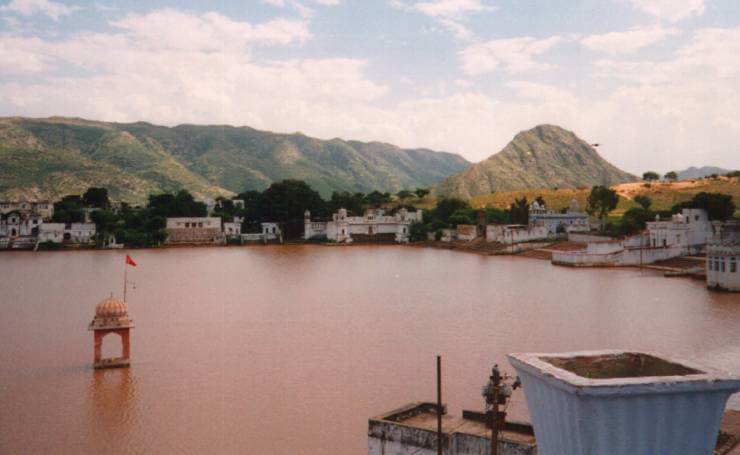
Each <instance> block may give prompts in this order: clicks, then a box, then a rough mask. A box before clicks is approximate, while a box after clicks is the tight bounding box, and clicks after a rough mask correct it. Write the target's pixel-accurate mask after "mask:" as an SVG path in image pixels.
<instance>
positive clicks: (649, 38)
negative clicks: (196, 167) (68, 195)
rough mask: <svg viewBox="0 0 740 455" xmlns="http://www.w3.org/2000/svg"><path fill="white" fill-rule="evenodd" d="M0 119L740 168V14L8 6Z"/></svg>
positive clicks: (495, 3) (342, 3)
mask: <svg viewBox="0 0 740 455" xmlns="http://www.w3.org/2000/svg"><path fill="white" fill-rule="evenodd" d="M0 115H2V116H32V117H46V116H53V115H63V116H75V117H83V118H88V119H94V120H104V121H120V122H133V121H147V122H151V123H156V124H163V125H177V124H181V123H196V124H228V125H235V126H242V125H248V126H251V127H254V128H258V129H265V130H271V131H277V132H286V133H293V132H301V133H304V134H307V135H310V136H315V137H319V138H324V139H329V138H334V137H340V138H343V139H356V140H365V141H372V140H376V141H383V142H389V143H392V144H395V145H398V146H401V147H424V148H430V149H433V150H442V151H449V152H454V153H458V154H460V155H462V156H464V157H465V158H467V159H468V160H470V161H480V160H482V159H485V158H486V157H488V156H490V155H492V154H494V153H495V152H497V151H499V150H500V149H501V148H503V147H504V146H505V145H506V143H508V142H509V141H510V140H511V139H512V138H513V136H514V135H515V134H516V133H518V132H519V131H522V130H526V129H529V128H532V127H534V126H536V125H539V124H543V123H549V124H556V125H560V126H562V127H564V128H566V129H569V130H571V131H574V132H575V133H576V134H577V135H578V136H580V137H582V138H583V139H585V140H587V141H589V142H592V143H599V144H600V147H599V152H600V153H601V154H602V155H603V156H604V157H605V158H606V159H608V160H609V161H611V162H612V163H614V164H615V165H617V166H619V167H621V168H623V169H625V170H627V171H631V172H634V173H642V172H643V171H646V170H656V171H658V172H666V171H669V170H677V169H683V168H685V167H688V166H692V165H693V166H702V165H715V166H722V167H725V168H730V169H737V168H740V0H241V1H239V0H223V1H207V2H206V1H202V2H198V1H177V2H172V1H162V0H128V1H125V2H115V1H113V0H100V1H84V0H69V1H55V0H0Z"/></svg>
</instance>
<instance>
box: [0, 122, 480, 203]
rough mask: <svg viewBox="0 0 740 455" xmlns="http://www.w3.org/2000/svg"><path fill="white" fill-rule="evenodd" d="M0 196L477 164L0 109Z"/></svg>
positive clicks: (227, 185)
mask: <svg viewBox="0 0 740 455" xmlns="http://www.w3.org/2000/svg"><path fill="white" fill-rule="evenodd" d="M0 163H2V166H0V198H2V199H9V198H10V199H18V198H57V197H59V196H62V195H65V194H70V193H80V192H82V191H84V190H85V189H86V188H87V187H89V186H104V187H106V188H108V189H109V191H110V193H111V196H112V198H113V199H116V200H126V201H131V202H141V201H143V200H144V199H145V198H146V196H147V195H148V194H149V193H152V192H162V191H175V190H178V189H180V188H187V189H188V190H190V191H191V192H193V193H194V194H196V195H197V196H199V197H216V196H219V195H228V194H233V193H238V192H241V191H244V190H249V189H255V190H262V189H264V188H266V187H267V186H269V185H270V183H272V182H274V181H279V180H282V179H286V178H294V179H302V180H305V181H306V182H308V183H309V184H310V185H311V186H312V187H313V188H315V189H317V190H318V191H320V192H321V193H322V195H324V196H328V195H329V194H331V192H332V191H334V190H346V191H353V192H354V191H362V192H367V191H371V190H374V189H378V190H381V191H397V190H400V189H403V188H409V189H413V188H416V187H427V186H430V185H432V184H434V183H436V182H439V181H440V180H442V179H443V178H445V177H447V176H450V175H452V174H454V173H456V172H459V171H461V170H463V169H465V168H467V166H468V165H469V164H470V163H468V162H467V161H466V160H465V159H464V158H462V157H460V156H458V155H455V154H451V153H443V152H434V151H431V150H426V149H401V148H399V147H396V146H393V145H390V144H384V143H379V142H370V143H365V142H358V141H345V140H341V139H332V140H319V139H314V138H311V137H307V136H305V135H302V134H277V133H271V132H266V131H258V130H255V129H252V128H249V127H231V126H196V125H179V126H175V127H172V128H170V127H164V126H157V125H152V124H149V123H142V122H139V123H106V122H97V121H89V120H82V119H73V118H59V117H52V118H48V119H29V118H17V117H13V118H0Z"/></svg>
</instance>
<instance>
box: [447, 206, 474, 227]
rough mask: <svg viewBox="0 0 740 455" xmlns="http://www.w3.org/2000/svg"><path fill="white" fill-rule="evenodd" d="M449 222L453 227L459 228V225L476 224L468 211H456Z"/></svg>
mask: <svg viewBox="0 0 740 455" xmlns="http://www.w3.org/2000/svg"><path fill="white" fill-rule="evenodd" d="M448 221H449V223H450V224H451V225H453V226H457V225H458V224H475V221H473V218H472V217H471V216H470V213H469V211H468V210H466V209H459V210H455V212H454V213H453V214H452V215H450V217H449V218H448Z"/></svg>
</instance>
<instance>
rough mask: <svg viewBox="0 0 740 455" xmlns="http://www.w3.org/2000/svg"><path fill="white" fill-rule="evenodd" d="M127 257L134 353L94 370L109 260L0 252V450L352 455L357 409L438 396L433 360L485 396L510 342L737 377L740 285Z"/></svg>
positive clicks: (291, 250) (420, 258) (507, 267)
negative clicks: (626, 354) (96, 324)
mask: <svg viewBox="0 0 740 455" xmlns="http://www.w3.org/2000/svg"><path fill="white" fill-rule="evenodd" d="M131 254H132V256H133V257H134V259H136V261H137V262H138V263H139V266H138V267H136V268H135V269H130V272H129V279H131V280H133V281H135V282H136V289H135V290H132V289H130V288H129V298H128V300H129V307H130V314H131V316H132V317H133V319H134V321H135V323H136V328H135V329H134V330H133V332H132V335H131V337H132V338H131V339H132V344H131V350H132V362H133V363H132V366H131V368H129V369H120V370H107V371H94V370H93V369H92V367H91V361H92V350H93V343H92V334H91V333H90V332H88V331H87V324H88V323H89V322H90V320H91V319H92V317H93V314H94V307H95V304H96V303H97V302H98V301H99V300H101V299H103V298H105V297H107V296H108V295H109V294H110V292H111V291H113V292H115V293H116V294H118V295H120V293H121V286H122V272H123V253H122V252H120V251H87V252H44V253H28V252H23V253H3V254H0V276H2V277H3V280H2V282H0V453H3V454H5V453H8V454H21V453H24V454H25V453H31V454H36V453H93V452H108V453H136V454H140V453H158V454H161V453H178V454H196V453H249V454H284V453H291V454H345V453H346V454H361V453H366V450H367V449H366V444H367V419H368V417H371V416H373V415H375V414H379V413H381V412H385V411H388V410H390V409H394V408H396V407H399V406H401V405H403V404H406V403H408V402H411V401H420V400H433V399H434V397H435V395H434V394H435V390H436V388H435V383H434V381H435V370H434V368H435V355H436V354H438V353H439V354H441V355H442V356H443V380H444V401H445V402H446V403H448V404H449V410H450V412H452V413H454V414H459V413H460V411H461V409H462V408H463V407H464V408H469V409H478V408H481V407H482V400H481V398H480V396H479V394H480V387H481V386H482V385H483V384H484V382H486V380H487V375H488V372H489V369H490V367H491V365H492V364H493V363H499V364H501V365H503V366H504V367H505V369H507V370H508V371H509V372H513V370H512V369H511V368H510V366H509V365H508V363H507V362H506V360H505V354H506V353H508V352H517V351H520V352H521V351H539V352H548V351H566V350H583V349H604V348H625V349H640V350H657V351H662V352H665V353H669V354H673V355H676V356H680V357H684V358H689V359H692V360H696V361H699V362H701V363H704V364H708V365H710V366H715V367H719V368H723V369H725V370H730V371H736V372H740V296H739V295H737V294H735V295H732V294H721V293H713V292H709V291H707V290H706V288H705V287H704V283H703V282H702V281H694V280H689V279H683V278H664V277H662V276H661V275H660V274H657V273H654V272H648V271H642V272H641V271H640V270H637V269H624V270H615V269H609V270H605V269H594V270H583V269H570V268H563V267H555V266H552V265H550V263H549V262H546V261H538V260H532V259H524V258H514V257H482V256H477V255H472V254H465V253H457V252H451V251H444V250H434V249H421V248H411V247H393V246H390V247H349V248H331V247H324V246H285V247H279V246H276V247H245V248H195V249H161V250H142V251H133V252H132V253H131ZM105 341H106V343H107V344H106V345H105V347H104V350H105V351H106V352H107V353H109V354H112V353H114V352H115V349H114V348H117V347H118V346H117V345H116V343H117V342H118V339H117V338H115V337H110V338H106V340H105ZM734 398H735V399H734V400H733V402H732V406H733V407H736V408H737V407H738V405H740V400H737V397H734ZM511 415H512V416H513V417H515V418H517V417H518V418H526V409H525V405H524V397H523V396H522V395H521V393H520V392H517V393H516V394H515V396H514V400H513V403H512V407H511Z"/></svg>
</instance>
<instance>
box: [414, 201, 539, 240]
mask: <svg viewBox="0 0 740 455" xmlns="http://www.w3.org/2000/svg"><path fill="white" fill-rule="evenodd" d="M522 207H523V210H522ZM481 212H483V213H481ZM522 213H523V214H524V216H525V217H526V218H528V217H529V203H528V202H527V199H526V198H522V199H521V200H517V202H516V203H514V204H512V205H511V207H510V208H509V209H508V210H505V209H499V208H495V207H486V208H484V209H474V208H473V207H471V206H470V204H469V203H468V202H466V201H464V200H462V199H458V198H442V199H440V200H439V201H437V205H436V206H435V207H434V208H433V209H431V210H427V211H425V212H424V222H423V223H414V224H412V225H411V231H410V238H411V241H412V242H416V241H420V240H426V238H427V234H428V233H430V232H433V233H435V237H436V238H437V239H439V238H440V237H441V236H442V229H449V228H454V227H456V226H457V225H458V224H478V220H479V217H480V216H482V215H483V214H485V222H486V223H496V224H511V223H519V222H521V218H520V217H521V214H522ZM526 222H527V221H526V220H524V223H526Z"/></svg>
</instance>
